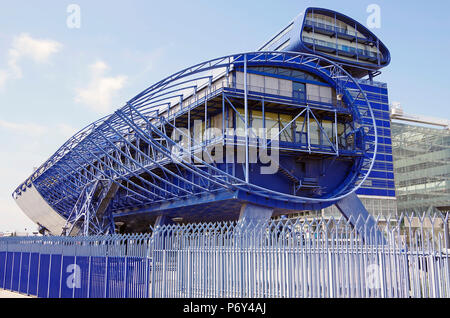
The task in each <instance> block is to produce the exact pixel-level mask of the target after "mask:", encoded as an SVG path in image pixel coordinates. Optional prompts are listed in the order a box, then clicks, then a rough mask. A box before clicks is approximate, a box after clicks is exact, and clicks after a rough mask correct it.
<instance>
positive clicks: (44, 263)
mask: <svg viewBox="0 0 450 318" xmlns="http://www.w3.org/2000/svg"><path fill="white" fill-rule="evenodd" d="M49 271H50V255H47V254H41V259H40V262H39V282H38V297H39V298H47V297H48V278H49Z"/></svg>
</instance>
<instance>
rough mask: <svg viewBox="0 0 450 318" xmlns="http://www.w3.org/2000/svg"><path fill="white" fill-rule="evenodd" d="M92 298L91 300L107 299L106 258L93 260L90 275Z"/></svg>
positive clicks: (94, 258)
mask: <svg viewBox="0 0 450 318" xmlns="http://www.w3.org/2000/svg"><path fill="white" fill-rule="evenodd" d="M90 276H91V277H90V284H91V288H90V296H89V298H104V297H105V278H106V257H92V258H91V275H90Z"/></svg>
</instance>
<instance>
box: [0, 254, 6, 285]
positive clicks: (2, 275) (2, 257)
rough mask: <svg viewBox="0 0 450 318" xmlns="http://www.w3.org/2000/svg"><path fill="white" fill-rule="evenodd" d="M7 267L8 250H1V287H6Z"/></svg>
mask: <svg viewBox="0 0 450 318" xmlns="http://www.w3.org/2000/svg"><path fill="white" fill-rule="evenodd" d="M5 268H6V252H0V288H4V286H3V282H4V281H5Z"/></svg>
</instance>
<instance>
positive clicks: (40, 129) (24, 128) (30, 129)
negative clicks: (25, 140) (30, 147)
mask: <svg viewBox="0 0 450 318" xmlns="http://www.w3.org/2000/svg"><path fill="white" fill-rule="evenodd" d="M0 128H1V129H4V130H8V131H10V132H13V133H19V134H21V135H27V136H33V137H34V136H42V135H43V134H45V133H46V132H47V131H48V129H47V127H44V126H41V125H37V124H32V123H27V124H22V123H14V122H9V121H4V120H1V119H0Z"/></svg>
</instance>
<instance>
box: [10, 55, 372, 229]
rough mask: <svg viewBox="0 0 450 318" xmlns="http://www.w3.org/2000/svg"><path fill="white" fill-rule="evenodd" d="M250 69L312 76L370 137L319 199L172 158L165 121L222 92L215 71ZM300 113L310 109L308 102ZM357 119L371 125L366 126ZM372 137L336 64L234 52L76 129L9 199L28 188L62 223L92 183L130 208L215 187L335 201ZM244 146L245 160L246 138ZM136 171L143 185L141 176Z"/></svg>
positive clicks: (357, 178)
mask: <svg viewBox="0 0 450 318" xmlns="http://www.w3.org/2000/svg"><path fill="white" fill-rule="evenodd" d="M256 65H264V66H282V67H289V68H294V69H301V70H306V71H308V72H312V73H314V74H316V75H319V76H320V77H322V78H323V79H325V80H326V81H328V82H329V84H331V85H332V86H333V87H335V89H336V91H337V93H338V94H341V95H342V96H343V100H344V101H345V103H346V105H348V106H349V108H350V110H351V113H352V115H353V120H354V123H355V130H359V131H363V130H364V132H363V136H364V137H367V136H369V135H372V136H374V138H373V140H370V139H369V138H364V139H365V140H364V151H363V153H362V157H361V160H359V161H358V163H357V165H356V166H355V167H354V174H352V175H350V176H349V177H348V179H347V180H346V182H345V184H344V185H343V186H342V187H341V188H340V189H338V190H337V191H335V192H334V193H331V194H329V195H328V196H327V197H322V198H310V197H298V196H295V195H290V194H286V193H280V192H276V191H273V190H269V189H266V188H263V187H261V186H257V185H255V184H251V183H250V182H248V179H246V180H243V179H240V178H236V177H234V176H233V175H231V174H228V173H226V172H225V171H223V170H221V169H219V168H218V167H217V166H216V165H215V164H211V163H208V162H206V161H205V160H203V159H201V158H195V159H196V161H197V162H201V165H202V167H203V168H199V167H198V166H197V165H194V164H192V162H189V161H187V160H179V161H174V160H173V156H172V148H173V147H176V146H177V143H176V142H175V141H174V140H172V139H171V138H170V136H169V135H168V134H167V133H166V131H165V129H166V127H172V128H173V129H177V127H176V124H172V122H176V118H177V116H179V115H180V114H181V113H185V112H190V110H191V109H192V108H193V107H197V106H198V105H200V104H201V103H205V102H207V101H208V98H211V97H212V96H215V95H217V94H224V89H223V87H222V88H221V89H217V90H213V88H214V79H215V78H217V75H218V74H229V72H231V71H232V70H233V69H234V68H236V67H243V68H244V72H245V73H246V72H247V67H249V66H256ZM351 87H357V89H354V88H351ZM201 88H206V91H207V93H205V96H203V97H202V98H199V97H198V96H197V92H198V91H199V89H201ZM243 94H244V96H245V99H246V101H247V99H248V98H251V97H252V96H251V93H250V92H249V91H248V87H247V85H246V86H245V88H244V91H243ZM186 96H193V100H194V102H193V103H192V105H185V106H184V105H183V98H185V97H186ZM174 105H175V106H177V107H174ZM174 108H176V109H177V111H174ZM305 108H307V109H308V110H309V109H310V107H309V106H308V105H306V107H305ZM246 116H247V115H246ZM363 118H371V120H370V122H368V121H367V120H363ZM246 120H247V117H246ZM246 127H248V125H247V126H246ZM376 140H377V129H376V121H375V118H374V114H373V111H372V109H371V107H370V103H369V101H368V99H367V97H366V95H365V93H364V92H363V90H362V89H361V87H360V86H359V84H358V82H357V81H356V80H355V79H353V78H352V76H350V74H349V73H348V72H347V71H345V70H344V69H343V68H342V67H341V66H339V65H338V64H336V63H334V62H332V61H330V60H328V59H326V58H323V57H319V56H316V55H311V54H305V53H294V52H253V53H244V54H236V55H231V56H225V57H221V58H217V59H214V60H210V61H207V62H204V63H201V64H198V65H195V66H193V67H190V68H187V69H185V70H182V71H180V72H178V73H176V74H174V75H172V76H169V77H167V78H166V79H164V80H162V81H160V82H158V83H156V84H154V85H153V86H151V87H149V88H148V89H146V90H144V91H143V92H142V93H140V94H139V95H137V96H136V97H134V98H133V99H131V100H130V101H129V102H128V103H127V104H126V105H125V106H124V107H123V108H121V109H119V110H118V111H116V112H115V113H114V114H112V115H111V116H108V117H105V118H102V119H100V120H98V121H97V122H95V123H93V124H91V125H89V126H88V127H86V128H85V129H83V130H81V131H80V132H79V133H77V134H76V135H75V136H73V137H72V138H70V139H69V140H68V141H67V142H66V143H65V144H64V145H63V146H62V147H61V148H60V149H59V150H58V151H57V152H56V153H55V154H54V155H53V156H52V157H50V158H49V159H48V160H47V161H46V162H45V163H44V164H43V165H42V166H41V167H40V168H39V169H38V170H37V171H36V172H35V173H34V174H33V175H32V176H31V177H30V178H28V179H27V180H26V181H25V182H24V183H23V184H21V185H20V186H19V187H18V188H17V189H16V190H15V191H14V193H13V196H14V197H17V196H19V195H21V193H22V192H23V191H26V188H27V186H30V185H31V184H32V183H33V184H34V185H35V186H36V188H37V189H38V190H39V192H40V193H41V195H42V196H43V197H44V198H45V200H46V201H47V202H48V203H49V204H50V205H51V206H52V207H54V209H55V210H56V211H57V212H58V213H60V214H62V215H63V216H64V217H66V218H67V219H68V223H70V222H71V221H72V222H73V221H75V215H77V217H78V218H80V208H79V207H80V204H79V203H77V202H78V201H79V199H80V197H81V196H82V195H83V193H85V194H86V193H88V192H89V191H92V188H93V187H94V188H95V186H93V184H94V183H98V182H99V181H100V180H109V181H110V182H111V183H112V184H115V185H116V187H117V188H118V189H123V190H125V191H126V193H127V196H126V197H124V198H123V203H124V206H128V207H130V208H132V207H133V206H146V205H148V204H149V203H154V202H158V201H161V202H162V201H166V200H169V199H183V198H188V197H190V196H193V195H197V194H199V193H205V192H215V191H217V190H220V189H222V190H223V189H227V190H230V191H236V190H243V191H247V192H251V193H252V194H254V195H257V196H261V197H265V198H270V199H271V200H282V201H289V202H299V203H305V202H311V203H314V202H336V201H338V200H339V199H341V198H344V197H346V196H347V195H349V194H351V193H354V192H355V191H356V190H357V189H358V188H359V187H360V186H361V185H362V184H363V183H364V181H365V180H366V178H367V177H368V175H369V173H370V171H371V169H372V167H373V164H374V159H375V156H376V153H377V143H376ZM142 144H145V145H146V147H147V149H145V150H144V149H142ZM246 146H247V147H246V152H247V155H248V135H247V138H246ZM337 155H339V150H338V149H337ZM247 158H248V156H247ZM247 163H248V161H247ZM168 164H174V166H175V169H176V170H175V171H172V170H171V169H169V168H168V167H167V165H168ZM205 167H206V168H205ZM247 167H248V165H247ZM154 169H158V170H159V171H161V172H162V174H163V176H161V175H158V174H157V173H155V172H154ZM247 169H248V168H247ZM181 170H184V171H189V172H190V173H191V174H192V175H194V176H195V179H196V180H195V181H193V180H191V179H188V178H186V177H184V176H183V173H182V172H181ZM143 172H145V173H147V174H148V175H149V176H150V178H151V180H146V179H144V178H142V176H141V175H142V173H143ZM247 173H248V172H247ZM247 175H248V174H247ZM109 210H110V209H109ZM109 213H111V211H109ZM111 220H112V218H111ZM72 225H74V224H72ZM106 228H109V229H110V228H111V227H110V226H105V227H103V229H102V230H96V231H94V232H95V233H104V232H107V231H108V230H107V229H106ZM88 232H89V231H88ZM88 232H86V233H88Z"/></svg>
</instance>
